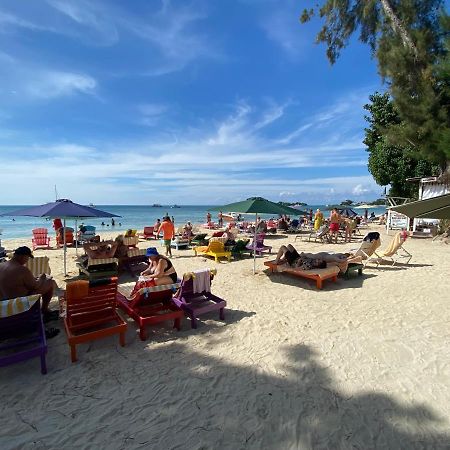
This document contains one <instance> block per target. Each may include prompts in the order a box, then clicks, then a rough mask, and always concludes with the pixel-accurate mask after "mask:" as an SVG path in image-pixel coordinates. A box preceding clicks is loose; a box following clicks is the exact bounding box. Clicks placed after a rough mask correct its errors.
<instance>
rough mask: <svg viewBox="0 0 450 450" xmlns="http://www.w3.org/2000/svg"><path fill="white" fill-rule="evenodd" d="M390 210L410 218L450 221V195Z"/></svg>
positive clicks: (406, 204)
mask: <svg viewBox="0 0 450 450" xmlns="http://www.w3.org/2000/svg"><path fill="white" fill-rule="evenodd" d="M390 210H391V211H396V212H399V213H401V214H404V215H405V216H408V217H410V218H418V219H450V194H444V195H439V196H438V197H432V198H427V199H425V200H418V201H416V202H411V203H405V204H404V205H399V206H394V207H392V208H390Z"/></svg>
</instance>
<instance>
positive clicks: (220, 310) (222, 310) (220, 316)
mask: <svg viewBox="0 0 450 450" xmlns="http://www.w3.org/2000/svg"><path fill="white" fill-rule="evenodd" d="M219 319H220V320H225V311H224V308H220V309H219Z"/></svg>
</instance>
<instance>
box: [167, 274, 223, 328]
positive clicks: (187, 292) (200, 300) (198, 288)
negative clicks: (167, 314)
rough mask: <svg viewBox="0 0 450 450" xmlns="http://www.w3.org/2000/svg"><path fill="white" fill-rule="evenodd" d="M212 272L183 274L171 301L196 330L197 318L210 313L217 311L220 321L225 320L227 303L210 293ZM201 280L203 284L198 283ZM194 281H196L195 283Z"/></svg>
mask: <svg viewBox="0 0 450 450" xmlns="http://www.w3.org/2000/svg"><path fill="white" fill-rule="evenodd" d="M214 273H215V271H214V270H209V269H203V270H198V271H194V272H193V273H189V274H185V275H184V276H183V281H182V283H181V287H180V289H179V290H178V292H177V293H176V294H175V295H174V297H173V298H172V301H173V302H174V303H175V304H176V305H177V306H178V307H179V308H181V309H182V310H183V311H184V312H185V314H186V315H187V316H188V317H190V319H191V327H192V328H197V317H198V316H200V315H202V314H206V313H208V312H211V311H217V310H218V311H219V318H220V320H224V319H225V313H224V308H225V306H227V302H226V301H225V300H224V299H223V298H220V297H217V296H216V295H214V294H212V293H211V280H212V279H213V278H214ZM202 278H203V280H202V281H203V283H201V284H199V281H200V280H201V279H202ZM195 279H197V280H196V281H195Z"/></svg>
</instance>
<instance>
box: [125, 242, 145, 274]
mask: <svg viewBox="0 0 450 450" xmlns="http://www.w3.org/2000/svg"><path fill="white" fill-rule="evenodd" d="M144 263H148V257H147V249H146V248H129V249H128V251H127V256H126V257H124V258H120V259H119V269H125V270H127V271H128V272H129V274H130V275H131V276H132V277H134V276H135V272H136V271H137V270H141V269H142V267H141V265H143V264H144Z"/></svg>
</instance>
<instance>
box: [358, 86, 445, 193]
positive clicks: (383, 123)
mask: <svg viewBox="0 0 450 450" xmlns="http://www.w3.org/2000/svg"><path fill="white" fill-rule="evenodd" d="M370 101H371V103H369V104H367V105H365V106H364V109H365V110H366V111H368V112H369V115H367V116H365V119H366V120H367V122H369V124H370V127H369V128H366V129H365V135H366V137H365V139H364V144H365V145H366V146H367V151H368V152H369V153H370V155H369V172H370V173H371V174H372V176H373V177H374V179H375V181H376V182H377V183H378V184H379V185H381V186H386V185H388V184H389V185H390V186H391V189H390V192H389V194H390V195H392V196H395V197H409V198H415V197H417V185H415V184H412V183H405V180H406V178H412V177H425V176H430V175H435V174H436V171H437V170H438V168H437V166H433V165H432V164H431V163H430V162H429V161H428V160H425V159H417V158H416V155H415V152H414V151H413V149H412V147H411V146H399V145H392V144H390V143H389V142H388V140H387V138H386V136H385V135H386V130H389V128H390V127H397V126H401V125H402V122H401V120H400V117H399V115H398V113H397V111H396V109H395V105H394V103H393V102H392V101H391V99H390V96H389V94H388V93H385V94H379V93H378V92H376V93H375V94H373V95H371V96H370Z"/></svg>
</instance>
